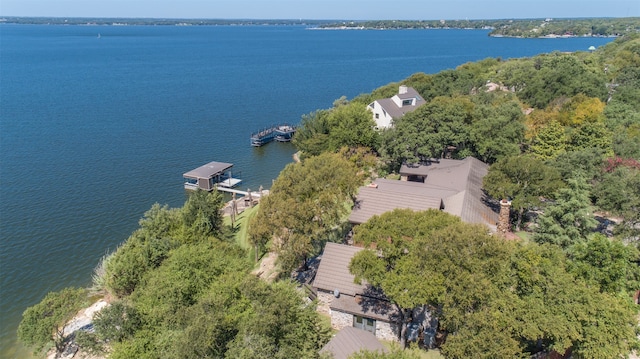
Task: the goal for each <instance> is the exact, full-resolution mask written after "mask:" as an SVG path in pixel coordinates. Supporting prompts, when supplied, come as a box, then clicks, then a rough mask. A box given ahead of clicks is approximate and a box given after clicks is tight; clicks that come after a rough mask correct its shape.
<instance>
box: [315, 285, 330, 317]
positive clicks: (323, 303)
mask: <svg viewBox="0 0 640 359" xmlns="http://www.w3.org/2000/svg"><path fill="white" fill-rule="evenodd" d="M333 298H334V296H333V293H328V292H325V291H322V290H321V289H318V298H317V299H318V307H317V308H316V310H317V311H318V312H320V313H323V314H327V315H330V314H331V308H329V307H330V306H331V301H332V300H333Z"/></svg>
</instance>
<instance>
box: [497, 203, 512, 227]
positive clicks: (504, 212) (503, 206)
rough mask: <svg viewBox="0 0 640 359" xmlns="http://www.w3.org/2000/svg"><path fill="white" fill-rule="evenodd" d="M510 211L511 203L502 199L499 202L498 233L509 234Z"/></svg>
mask: <svg viewBox="0 0 640 359" xmlns="http://www.w3.org/2000/svg"><path fill="white" fill-rule="evenodd" d="M510 210H511V201H508V200H506V199H503V200H502V201H500V214H499V215H498V233H500V234H503V235H504V234H506V233H507V232H510V229H511V225H510V224H509V211H510Z"/></svg>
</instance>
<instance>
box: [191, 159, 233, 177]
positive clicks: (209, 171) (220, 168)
mask: <svg viewBox="0 0 640 359" xmlns="http://www.w3.org/2000/svg"><path fill="white" fill-rule="evenodd" d="M231 167H233V164H232V163H225V162H209V163H207V164H206V165H203V166H200V167H198V168H196V169H193V170H191V171H189V172H187V173H185V174H184V175H183V176H184V177H188V178H212V177H214V176H216V175H218V174H220V173H221V172H224V171H226V170H228V169H229V168H231Z"/></svg>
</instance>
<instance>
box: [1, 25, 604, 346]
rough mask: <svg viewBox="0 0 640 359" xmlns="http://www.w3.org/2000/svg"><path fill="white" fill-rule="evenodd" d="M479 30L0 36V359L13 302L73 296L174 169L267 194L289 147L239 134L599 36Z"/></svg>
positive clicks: (177, 190)
mask: <svg viewBox="0 0 640 359" xmlns="http://www.w3.org/2000/svg"><path fill="white" fill-rule="evenodd" d="M487 33H488V32H487V31H480V30H395V31H393V30H392V31H374V30H371V31H357V30H353V31H321V30H313V31H312V30H307V29H305V28H304V27H302V26H219V27H215V26H211V27H178V26H172V27H160V26H156V27H154V26H46V25H8V24H3V25H0V357H3V358H22V357H25V356H27V352H26V351H25V349H24V348H21V347H20V345H18V344H17V343H16V334H15V331H16V328H17V326H18V323H19V321H20V319H21V315H22V312H23V311H24V310H25V309H26V308H27V307H28V306H31V305H33V304H35V303H37V302H39V301H40V300H41V299H42V297H43V296H44V295H45V294H46V293H47V292H49V291H54V290H59V289H61V288H63V287H66V286H87V285H89V284H90V281H91V273H92V270H93V268H94V267H95V265H96V264H97V263H98V261H99V260H100V258H101V257H102V256H103V255H105V254H106V253H108V252H110V251H112V250H114V249H115V248H116V247H117V246H118V244H119V243H121V242H122V241H124V240H125V239H126V238H127V237H128V235H129V234H130V233H131V232H132V231H133V230H134V229H135V228H136V227H137V223H138V220H139V218H141V216H142V215H143V213H144V212H145V211H146V210H147V209H149V208H150V207H151V205H152V204H153V203H155V202H158V203H161V204H169V205H170V206H171V207H177V206H181V205H182V203H183V202H184V200H185V192H184V190H183V186H182V173H184V172H186V171H188V170H190V169H192V168H195V167H197V166H200V165H202V164H204V163H207V162H210V161H222V162H231V163H234V164H235V166H234V169H235V170H236V171H240V172H241V178H242V179H243V180H244V182H243V184H242V185H241V186H240V187H241V189H246V188H252V189H257V188H258V186H260V185H262V186H264V187H265V188H269V187H270V185H271V182H272V180H273V179H275V178H276V177H277V175H278V173H279V172H280V170H282V168H283V167H284V166H285V165H286V164H287V163H289V162H291V156H292V154H293V153H294V148H293V147H292V146H291V145H290V144H282V143H271V144H268V145H266V146H264V147H262V148H253V147H251V146H250V145H249V135H250V133H251V132H252V131H255V130H258V129H261V128H262V127H266V126H268V125H270V124H273V123H278V122H290V123H298V122H299V121H300V117H301V115H303V114H307V113H310V112H313V111H315V110H317V109H323V108H329V107H331V106H332V103H333V101H334V100H335V99H337V98H339V97H341V96H343V95H345V96H347V97H348V98H353V97H355V96H357V95H358V94H361V93H368V92H371V91H372V90H373V89H375V88H377V87H380V86H383V85H385V84H388V83H390V82H396V81H400V80H402V79H404V78H406V77H408V76H409V75H411V74H413V73H416V72H425V73H436V72H438V71H440V70H443V69H448V68H455V67H456V66H458V65H460V64H463V63H465V62H469V61H476V60H480V59H484V58H487V57H502V58H503V59H506V58H513V57H524V56H532V55H535V54H538V53H543V52H551V51H556V50H557V51H576V50H586V49H588V48H589V46H592V45H593V46H596V47H597V46H601V45H603V44H605V43H607V42H609V41H611V40H612V39H604V38H575V39H527V40H525V39H511V38H490V37H488V36H487Z"/></svg>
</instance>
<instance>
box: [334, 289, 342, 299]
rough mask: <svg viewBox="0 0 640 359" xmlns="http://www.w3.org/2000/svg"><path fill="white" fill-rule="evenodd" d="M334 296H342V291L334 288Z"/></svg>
mask: <svg viewBox="0 0 640 359" xmlns="http://www.w3.org/2000/svg"><path fill="white" fill-rule="evenodd" d="M333 296H334V297H336V298H340V291H339V290H338V289H334V290H333Z"/></svg>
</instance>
